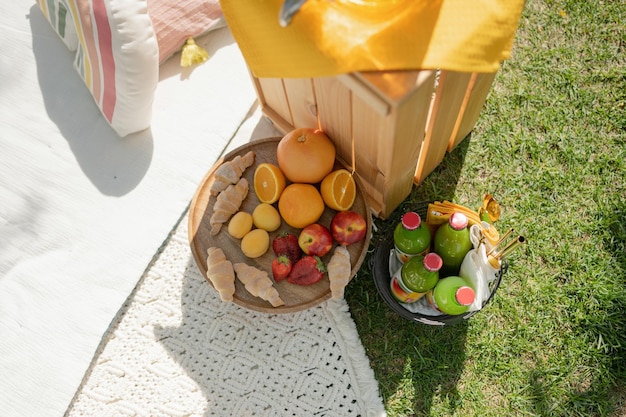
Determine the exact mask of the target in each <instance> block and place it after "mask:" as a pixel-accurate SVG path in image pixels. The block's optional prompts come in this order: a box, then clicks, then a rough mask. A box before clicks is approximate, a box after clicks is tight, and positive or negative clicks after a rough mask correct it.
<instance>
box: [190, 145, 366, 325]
mask: <svg viewBox="0 0 626 417" xmlns="http://www.w3.org/2000/svg"><path fill="white" fill-rule="evenodd" d="M280 139H281V138H268V139H261V140H257V141H254V142H250V143H248V144H246V145H243V146H240V147H239V148H237V149H235V150H233V151H231V152H229V153H228V154H227V155H225V156H224V157H222V158H221V159H220V160H219V161H218V162H217V163H216V164H215V165H214V166H213V168H211V170H210V171H209V173H208V174H207V175H206V176H205V177H204V179H203V180H202V182H201V183H200V185H199V186H198V189H197V191H196V193H195V195H194V197H193V200H192V202H191V207H190V209H189V243H190V246H191V252H192V253H193V257H194V260H195V262H196V265H197V266H198V268H199V269H200V271H201V272H202V273H203V274H204V275H205V278H206V271H207V264H206V258H207V249H208V248H209V247H213V246H215V247H220V248H222V250H223V251H224V253H225V254H226V257H227V258H228V259H229V260H230V261H231V262H232V263H237V262H245V263H247V264H248V265H251V266H255V267H257V268H259V269H262V270H265V271H267V272H268V273H269V274H270V278H271V277H272V273H271V263H272V260H273V259H274V257H275V255H274V252H273V251H272V249H271V247H270V249H269V250H268V251H267V252H266V253H265V254H264V255H263V256H261V257H260V258H256V259H250V258H247V257H246V256H245V255H244V254H243V253H242V252H241V247H240V239H235V238H233V237H231V236H230V235H229V234H228V231H227V226H228V223H226V224H224V225H223V226H222V229H221V230H220V232H219V233H218V234H217V235H215V236H211V234H210V233H209V230H210V225H209V219H210V218H211V215H212V214H213V205H214V204H215V200H216V197H215V196H212V195H210V193H209V189H210V187H211V184H212V182H213V173H214V172H215V170H216V169H217V168H218V167H219V166H220V165H221V164H222V163H223V162H224V161H230V160H231V159H233V158H234V157H235V156H237V155H241V156H243V155H244V154H246V153H247V152H248V151H250V150H253V151H254V152H255V160H254V164H253V165H252V166H251V167H249V168H248V169H247V170H246V171H245V172H244V174H243V176H244V177H245V178H246V179H247V180H248V182H249V183H250V191H249V193H248V196H247V197H246V199H245V200H244V201H243V203H242V206H241V210H244V211H247V212H248V213H252V211H253V210H254V208H255V207H256V206H257V204H259V201H258V199H257V197H256V194H255V193H254V188H253V187H254V186H253V183H254V182H253V178H254V171H255V169H256V166H257V165H258V164H260V163H261V162H270V163H273V164H277V161H276V147H277V145H278V142H279V141H280ZM343 166H344V165H343V164H341V163H340V162H339V161H337V163H336V168H339V167H343ZM355 180H356V184H357V196H356V200H355V202H354V205H353V206H352V209H351V210H353V211H356V212H358V213H360V214H361V215H362V216H363V218H365V220H366V222H367V233H366V234H365V238H364V239H363V240H361V241H360V242H357V243H354V244H352V245H350V246H348V251H349V252H350V260H351V263H352V272H351V275H350V279H352V278H353V277H354V275H355V274H356V272H357V271H358V270H359V268H360V266H361V264H362V263H363V260H364V258H365V254H366V252H367V248H368V246H369V242H370V238H371V231H372V217H371V212H370V208H369V207H368V205H367V202H366V200H365V196H364V195H363V193H362V186H361V184H360V183H359V180H358V178H357V177H356V176H355ZM275 206H276V205H275ZM335 213H336V212H335V211H334V210H331V209H329V208H328V207H327V208H326V210H325V211H324V214H323V215H322V217H321V219H320V220H319V221H318V222H319V223H322V224H324V225H325V226H327V227H329V226H330V221H331V220H332V218H333V216H334V214H335ZM283 231H289V232H291V233H293V234H295V235H296V236H298V235H299V232H300V229H294V228H292V227H290V226H289V225H287V224H286V223H285V222H283V223H282V225H281V227H280V228H279V229H278V230H277V231H275V232H272V233H270V239H273V238H274V236H276V235H277V234H279V233H281V232H283ZM333 251H334V247H333V250H331V251H330V253H329V254H328V255H326V256H325V257H324V258H323V260H324V261H325V262H326V263H327V262H328V261H329V260H330V257H331V255H332V253H333ZM207 282H208V283H209V284H211V282H210V280H209V279H208V278H207ZM274 286H275V287H276V289H277V290H278V292H279V294H280V297H281V298H282V300H283V301H284V302H285V305H283V306H280V307H272V305H271V304H270V303H268V302H267V301H264V300H262V299H260V298H258V297H254V296H252V295H251V294H250V293H248V291H247V290H246V289H245V287H244V286H243V284H242V283H241V282H239V280H235V295H234V302H235V303H236V304H238V305H240V306H242V307H246V308H249V309H251V310H255V311H261V312H266V313H291V312H296V311H301V310H305V309H307V308H310V307H313V306H316V305H318V304H320V303H322V302H323V301H325V300H327V299H329V298H330V296H331V293H330V282H329V280H328V275H327V274H326V276H325V277H324V279H322V280H321V281H320V282H318V283H316V284H314V285H309V286H300V285H294V284H290V283H288V282H287V281H286V280H284V281H282V282H279V283H274Z"/></svg>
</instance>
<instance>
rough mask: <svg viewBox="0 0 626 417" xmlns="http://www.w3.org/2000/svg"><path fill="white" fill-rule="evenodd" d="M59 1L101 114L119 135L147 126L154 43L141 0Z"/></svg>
mask: <svg viewBox="0 0 626 417" xmlns="http://www.w3.org/2000/svg"><path fill="white" fill-rule="evenodd" d="M38 1H39V2H40V5H41V4H42V3H43V2H49V1H50V0H38ZM58 1H59V2H63V3H64V4H66V5H67V8H68V10H69V14H68V15H67V17H69V16H70V15H71V16H72V19H73V24H74V27H75V29H76V35H77V39H78V42H77V43H78V45H77V49H76V57H75V60H74V67H75V68H76V70H77V71H78V73H79V74H80V76H81V77H82V79H83V80H84V82H85V84H86V85H87V88H89V91H91V94H92V96H93V98H94V100H95V101H96V104H97V105H98V107H99V108H100V110H101V111H102V114H103V115H104V117H105V119H106V120H107V121H108V122H109V124H110V125H111V126H112V127H113V129H114V130H115V131H116V132H117V133H118V135H120V136H126V135H129V134H131V133H135V132H138V131H140V130H144V129H146V128H148V127H150V121H151V118H152V102H153V99H154V91H155V89H156V86H157V83H158V77H159V48H158V45H157V39H156V35H155V33H154V29H153V27H152V23H151V21H150V17H149V16H148V11H147V4H146V0H58ZM66 20H67V18H66ZM67 26H68V25H66V27H67Z"/></svg>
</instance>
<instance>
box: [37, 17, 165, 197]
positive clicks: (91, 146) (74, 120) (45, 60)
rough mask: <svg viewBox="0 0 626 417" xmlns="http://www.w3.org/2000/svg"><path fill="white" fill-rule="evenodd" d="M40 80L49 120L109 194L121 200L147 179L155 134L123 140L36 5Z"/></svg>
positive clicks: (143, 132)
mask: <svg viewBox="0 0 626 417" xmlns="http://www.w3.org/2000/svg"><path fill="white" fill-rule="evenodd" d="M28 19H29V21H30V26H31V32H32V37H33V45H32V47H33V54H34V56H35V61H36V63H37V79H38V81H39V87H40V89H41V94H42V97H43V101H44V105H45V108H46V111H47V113H48V116H49V117H50V120H52V122H54V123H55V124H56V125H57V126H58V128H59V131H60V132H61V134H62V135H63V137H64V138H65V139H66V140H67V143H68V145H69V146H70V148H71V150H72V152H73V153H74V155H75V157H76V161H77V162H78V164H79V165H80V167H81V169H82V170H83V172H84V173H85V175H86V176H87V178H89V180H90V181H91V182H92V184H93V185H94V186H95V187H96V188H97V189H98V190H99V191H100V192H101V193H102V194H105V195H111V196H122V195H125V194H127V193H128V192H130V191H132V190H133V189H134V188H135V187H136V186H137V185H138V184H139V183H140V181H141V179H142V178H143V177H144V176H145V174H146V172H147V170H148V168H149V166H150V163H151V161H152V155H153V140H152V133H151V132H150V130H149V129H148V130H145V131H142V132H139V133H136V134H132V135H130V136H127V137H125V138H123V139H122V138H120V137H119V136H118V135H117V134H116V133H115V131H114V130H113V129H112V128H111V126H110V125H109V124H108V123H107V122H106V120H105V119H104V117H103V116H102V114H101V113H100V110H99V109H98V106H96V104H95V102H94V100H93V97H92V96H91V95H90V94H89V90H88V89H87V88H85V85H84V83H83V80H82V79H81V78H80V76H79V75H78V73H77V72H76V71H75V70H74V67H73V61H74V57H73V55H74V54H73V53H72V52H70V51H69V50H68V49H67V48H65V46H64V45H63V43H62V42H61V40H60V39H59V38H58V37H57V36H56V34H55V33H54V32H53V31H52V29H51V28H50V25H49V24H48V22H47V21H46V20H45V18H44V16H43V14H42V13H41V11H40V10H39V8H38V7H37V5H34V6H32V7H31V9H30V14H29V15H28Z"/></svg>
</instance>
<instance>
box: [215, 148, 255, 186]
mask: <svg viewBox="0 0 626 417" xmlns="http://www.w3.org/2000/svg"><path fill="white" fill-rule="evenodd" d="M253 163H254V151H249V152H248V153H247V154H245V155H244V156H240V155H237V156H235V157H234V158H233V159H232V160H230V161H228V162H224V163H223V164H222V165H220V166H219V168H217V170H216V171H215V174H213V183H212V184H211V187H210V188H209V193H210V194H211V195H218V194H219V193H220V192H222V191H224V190H225V189H226V188H227V187H228V186H229V185H231V184H236V183H237V181H239V178H241V176H242V175H243V172H244V171H245V170H246V168H248V167H250V166H252V164H253Z"/></svg>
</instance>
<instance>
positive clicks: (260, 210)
mask: <svg viewBox="0 0 626 417" xmlns="http://www.w3.org/2000/svg"><path fill="white" fill-rule="evenodd" d="M252 221H253V222H254V225H255V226H256V227H258V228H259V229H263V230H267V231H268V232H273V231H275V230H278V228H279V227H280V213H278V210H276V208H275V207H274V206H273V205H271V204H267V203H260V204H259V205H258V206H256V207H255V209H254V211H253V212H252Z"/></svg>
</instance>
